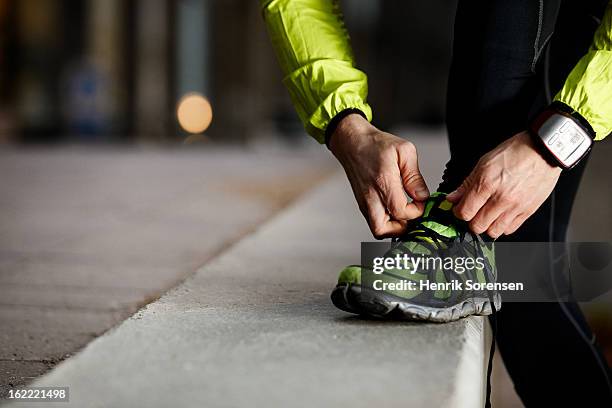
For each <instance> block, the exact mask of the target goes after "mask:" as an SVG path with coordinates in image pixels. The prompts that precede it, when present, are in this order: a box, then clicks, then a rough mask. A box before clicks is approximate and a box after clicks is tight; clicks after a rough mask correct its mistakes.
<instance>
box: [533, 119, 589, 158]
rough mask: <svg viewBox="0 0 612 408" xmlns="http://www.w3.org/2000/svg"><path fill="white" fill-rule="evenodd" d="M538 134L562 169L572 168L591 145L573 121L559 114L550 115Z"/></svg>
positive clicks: (584, 133) (583, 132)
mask: <svg viewBox="0 0 612 408" xmlns="http://www.w3.org/2000/svg"><path fill="white" fill-rule="evenodd" d="M538 134H539V135H540V137H541V138H542V141H543V142H544V145H545V146H546V148H547V149H548V150H550V152H551V153H552V154H553V155H554V156H555V157H556V158H557V160H559V162H560V163H561V164H562V165H563V167H572V166H574V165H575V164H576V163H578V161H580V159H581V158H582V157H584V155H585V154H586V153H587V152H588V151H589V149H590V148H591V144H592V143H593V141H592V140H591V138H590V136H589V135H588V134H587V133H586V132H585V131H584V130H583V129H582V128H581V127H580V126H579V125H578V124H577V123H576V122H575V121H574V119H572V118H569V117H567V116H564V115H561V114H553V115H551V116H550V118H548V120H546V121H545V122H544V123H543V124H542V126H541V127H540V129H539V131H538Z"/></svg>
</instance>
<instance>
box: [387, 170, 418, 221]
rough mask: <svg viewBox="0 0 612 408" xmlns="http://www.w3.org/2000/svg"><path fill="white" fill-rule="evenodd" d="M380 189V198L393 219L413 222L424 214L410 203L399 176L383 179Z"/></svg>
mask: <svg viewBox="0 0 612 408" xmlns="http://www.w3.org/2000/svg"><path fill="white" fill-rule="evenodd" d="M378 188H379V194H380V197H381V198H382V201H383V202H384V203H385V205H386V208H387V210H388V212H389V214H390V215H391V217H392V218H393V219H395V220H397V221H402V220H412V219H414V218H417V217H420V216H421V215H422V214H423V210H422V209H419V207H418V206H417V205H416V204H414V203H411V202H409V201H408V197H407V196H406V192H405V191H404V186H403V185H402V182H401V178H400V175H399V174H396V175H395V177H393V176H389V177H386V178H383V179H381V180H380V182H379V186H378Z"/></svg>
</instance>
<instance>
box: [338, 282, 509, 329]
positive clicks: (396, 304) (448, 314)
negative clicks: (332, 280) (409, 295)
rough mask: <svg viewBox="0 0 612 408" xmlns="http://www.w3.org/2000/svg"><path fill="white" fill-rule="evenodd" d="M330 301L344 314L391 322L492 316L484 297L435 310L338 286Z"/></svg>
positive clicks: (497, 303)
mask: <svg viewBox="0 0 612 408" xmlns="http://www.w3.org/2000/svg"><path fill="white" fill-rule="evenodd" d="M364 294H365V296H364ZM331 300H332V302H333V304H334V305H335V306H336V307H337V308H338V309H340V310H344V311H345V312H349V313H354V314H361V315H367V316H371V317H377V318H388V319H393V320H418V321H430V322H437V323H447V322H452V321H455V320H459V319H461V318H463V317H467V316H472V315H476V316H488V315H490V314H491V313H493V309H492V308H491V300H490V299H488V298H472V299H467V300H464V301H462V302H460V303H457V304H454V305H452V306H449V307H445V308H436V307H429V306H423V305H416V304H414V303H410V302H408V301H406V300H405V299H402V298H400V297H398V296H395V295H392V294H389V293H385V292H381V291H375V290H372V289H369V288H362V287H361V285H357V284H350V283H342V284H338V285H337V286H336V288H335V289H334V290H333V291H332V293H331ZM500 307H501V297H500V295H499V294H498V293H497V294H495V308H496V310H499V309H500Z"/></svg>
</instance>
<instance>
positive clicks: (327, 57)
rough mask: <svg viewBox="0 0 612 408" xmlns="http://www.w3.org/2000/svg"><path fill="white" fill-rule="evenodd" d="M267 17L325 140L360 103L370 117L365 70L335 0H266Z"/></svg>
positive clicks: (300, 98) (292, 80) (312, 124)
mask: <svg viewBox="0 0 612 408" xmlns="http://www.w3.org/2000/svg"><path fill="white" fill-rule="evenodd" d="M261 5H262V10H263V15H264V20H265V22H266V26H267V28H268V33H269V35H270V38H271V40H272V45H273V47H274V50H275V52H276V55H277V57H278V60H279V63H280V66H281V69H282V71H283V74H284V79H283V83H284V84H285V86H286V87H287V89H288V91H289V94H290V96H291V99H292V101H293V104H294V106H295V108H296V111H297V113H298V115H299V117H300V119H301V120H302V122H303V123H304V126H305V128H306V130H307V131H308V133H310V134H311V135H312V136H313V137H314V138H315V139H317V140H318V141H319V142H321V143H323V142H324V140H325V130H326V128H327V126H328V125H329V123H330V121H331V120H332V119H333V118H334V116H336V115H337V114H338V113H340V112H342V111H344V110H346V109H358V110H359V111H361V112H363V113H364V114H365V115H366V117H367V118H368V119H371V115H372V113H371V109H370V107H369V106H368V104H367V102H366V98H367V92H368V85H367V77H366V75H365V74H364V73H363V72H362V71H360V70H358V69H357V68H355V63H354V59H353V54H352V50H351V47H350V43H349V38H348V34H347V32H346V29H345V27H344V24H343V22H342V18H341V16H340V13H339V7H338V5H337V2H336V1H331V0H263V1H261Z"/></svg>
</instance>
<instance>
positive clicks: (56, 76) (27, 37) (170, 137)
mask: <svg viewBox="0 0 612 408" xmlns="http://www.w3.org/2000/svg"><path fill="white" fill-rule="evenodd" d="M343 3H344V5H343V8H344V13H345V18H346V22H347V25H348V27H349V29H350V33H351V35H352V37H353V39H354V48H355V52H356V54H357V60H358V61H359V63H360V66H361V67H362V68H363V69H364V70H365V71H366V72H368V74H369V75H370V83H371V86H370V88H371V90H372V91H371V95H370V100H371V102H372V104H373V105H374V106H376V116H377V120H378V121H379V122H380V124H381V125H385V126H389V125H391V124H397V123H398V122H400V123H401V122H420V123H424V124H428V125H440V124H441V123H442V120H443V115H444V95H445V85H446V75H447V72H446V71H447V67H448V61H449V56H450V33H451V29H452V17H453V10H454V2H452V1H450V2H401V1H367V0H365V1H364V0H346V1H344V2H343ZM424 15H425V16H426V15H430V16H436V18H435V19H434V18H420V17H419V18H414V17H413V18H411V19H410V20H409V21H410V24H406V23H405V22H406V21H407V20H406V19H409V18H410V17H409V16H424ZM441 20H442V21H441ZM262 28H263V23H262V18H261V12H260V10H259V6H258V2H257V1H244V0H224V1H213V0H0V140H1V141H2V142H3V143H31V142H44V143H62V142H78V143H81V142H82V143H90V142H95V143H109V142H111V143H116V142H119V143H134V142H140V141H146V142H164V143H172V142H181V141H183V137H184V135H183V134H181V132H180V127H179V126H177V123H176V120H175V107H176V104H177V102H178V101H179V99H180V98H181V96H183V95H185V94H187V93H189V92H199V93H202V94H204V95H205V96H207V97H208V98H209V99H210V101H211V102H212V105H213V109H214V112H215V120H214V122H213V123H214V125H213V126H212V127H211V128H210V129H209V131H208V132H207V138H209V139H213V140H217V141H223V142H232V143H241V142H245V141H248V140H250V139H253V138H257V137H262V136H269V135H270V133H271V132H273V133H276V134H278V135H281V136H285V137H288V138H292V137H299V138H302V137H303V134H302V131H301V125H300V124H299V123H298V122H297V118H296V115H295V114H294V111H293V108H292V107H291V105H290V102H289V99H288V96H287V93H286V91H285V90H284V89H283V88H282V85H281V83H280V78H281V76H280V70H279V68H278V67H277V64H276V59H275V57H274V55H273V53H272V50H271V47H270V44H269V41H268V39H267V36H266V33H265V30H264V29H262ZM425 35H427V37H428V43H427V46H426V47H424V46H422V44H421V41H420V39H421V38H423V36H425ZM398 50H405V51H406V52H398ZM381 61H383V62H384V63H380V62H381ZM407 94H409V95H411V96H412V97H411V98H405V95H407ZM415 95H418V97H414V96H415Z"/></svg>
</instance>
